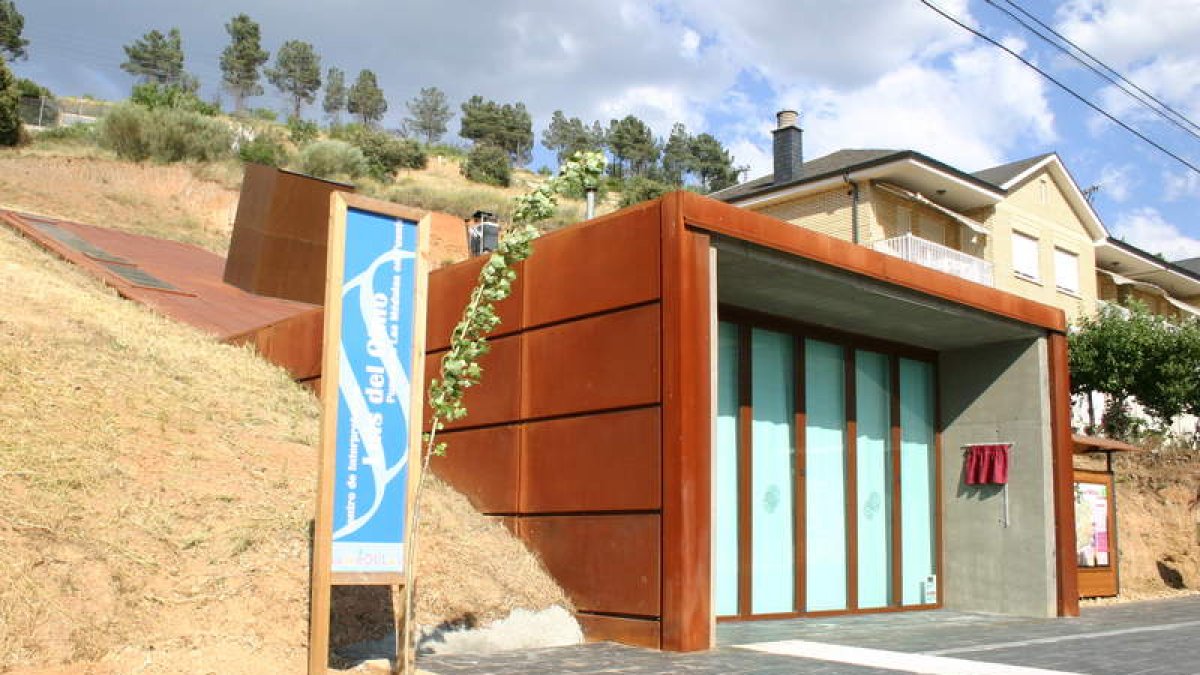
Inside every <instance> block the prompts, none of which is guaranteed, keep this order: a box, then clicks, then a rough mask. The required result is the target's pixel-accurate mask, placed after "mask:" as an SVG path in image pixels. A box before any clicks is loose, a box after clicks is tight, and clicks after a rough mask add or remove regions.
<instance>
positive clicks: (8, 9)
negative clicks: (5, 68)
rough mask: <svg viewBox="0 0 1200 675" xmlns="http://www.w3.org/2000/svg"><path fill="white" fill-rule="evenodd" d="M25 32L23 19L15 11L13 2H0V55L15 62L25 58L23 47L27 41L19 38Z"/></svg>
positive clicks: (10, 0) (1, 0) (26, 44)
mask: <svg viewBox="0 0 1200 675" xmlns="http://www.w3.org/2000/svg"><path fill="white" fill-rule="evenodd" d="M24 30H25V17H24V16H22V15H21V13H20V12H19V11H17V5H16V3H14V2H13V0H0V54H3V55H4V56H7V57H8V60H9V61H16V60H17V59H23V58H26V57H27V54H26V53H25V47H27V46H28V45H29V40H26V39H24V38H22V37H21V32H22V31H24Z"/></svg>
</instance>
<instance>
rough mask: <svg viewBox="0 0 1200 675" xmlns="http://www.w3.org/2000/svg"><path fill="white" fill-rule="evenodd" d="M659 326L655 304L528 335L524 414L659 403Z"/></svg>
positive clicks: (526, 336)
mask: <svg viewBox="0 0 1200 675" xmlns="http://www.w3.org/2000/svg"><path fill="white" fill-rule="evenodd" d="M661 327H662V326H661V318H660V316H659V307H658V304H657V303H655V304H652V305H643V306H640V307H636V308H633V309H627V310H623V311H620V312H613V313H611V314H602V315H599V316H593V317H589V318H586V319H580V320H578V321H571V322H568V323H563V324H557V325H553V326H550V327H547V328H540V329H534V330H530V331H526V332H525V333H524V334H523V335H522V337H523V338H524V340H525V345H524V349H525V354H524V358H523V361H524V368H525V369H524V381H525V396H526V398H525V401H524V402H523V409H524V410H523V412H524V416H525V417H526V418H527V419H528V418H537V417H550V416H554V415H567V414H572V413H583V412H593V411H599V410H605V409H610V408H621V407H628V406H636V405H646V404H650V403H657V402H658V400H659V391H660V384H661V383H660V381H659V380H660V368H659V360H660V356H659V348H660V337H661V335H660V333H661V330H660V329H661Z"/></svg>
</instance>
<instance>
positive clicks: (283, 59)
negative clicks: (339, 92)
mask: <svg viewBox="0 0 1200 675" xmlns="http://www.w3.org/2000/svg"><path fill="white" fill-rule="evenodd" d="M267 80H268V81H269V82H270V83H271V84H272V85H274V86H275V88H276V89H278V90H279V91H280V92H281V93H283V94H284V95H285V96H287V97H288V98H290V99H291V100H292V117H297V118H298V117H300V112H301V110H303V109H304V106H305V105H308V104H309V103H312V102H313V101H315V100H316V98H317V91H318V90H319V89H320V88H321V57H320V56H317V52H316V51H314V50H313V46H312V45H311V44H309V43H307V42H303V41H300V40H288V41H287V42H285V43H283V46H282V47H280V48H279V51H278V52H275V66H274V67H272V68H268V69H267Z"/></svg>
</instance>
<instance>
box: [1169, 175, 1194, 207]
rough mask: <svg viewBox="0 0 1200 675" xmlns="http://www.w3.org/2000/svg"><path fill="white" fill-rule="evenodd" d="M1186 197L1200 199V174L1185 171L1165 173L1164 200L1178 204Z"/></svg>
mask: <svg viewBox="0 0 1200 675" xmlns="http://www.w3.org/2000/svg"><path fill="white" fill-rule="evenodd" d="M1185 197H1192V198H1196V197H1200V174H1198V173H1196V172H1195V171H1190V170H1187V169H1185V170H1183V171H1180V172H1178V173H1176V172H1172V171H1164V172H1163V200H1164V201H1168V202H1177V201H1179V200H1181V199H1184V198H1185Z"/></svg>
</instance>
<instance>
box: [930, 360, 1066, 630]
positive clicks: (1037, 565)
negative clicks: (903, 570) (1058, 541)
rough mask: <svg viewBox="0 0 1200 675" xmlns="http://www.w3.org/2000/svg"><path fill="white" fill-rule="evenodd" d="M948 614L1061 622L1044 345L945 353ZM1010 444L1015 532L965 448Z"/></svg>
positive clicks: (998, 494)
mask: <svg viewBox="0 0 1200 675" xmlns="http://www.w3.org/2000/svg"><path fill="white" fill-rule="evenodd" d="M939 368H940V374H941V375H940V376H941V381H940V383H939V387H940V390H941V397H942V398H941V405H942V421H943V425H944V430H943V433H942V452H943V456H942V467H943V472H942V504H943V521H942V522H943V525H942V526H943V549H944V556H945V557H944V561H945V569H944V570H943V572H942V574H941V575H940V576H941V583H942V585H943V602H944V604H945V606H946V607H947V608H949V609H956V610H966V611H980V612H995V613H1000V614H1014V615H1022V616H1054V615H1055V602H1056V586H1055V571H1054V507H1053V494H1052V489H1053V482H1052V480H1051V461H1052V460H1051V445H1050V443H1051V439H1050V401H1049V387H1048V381H1049V380H1048V377H1049V368H1048V361H1047V353H1046V340H1045V338H1038V339H1035V340H1025V341H1018V342H1002V343H995V344H990V345H982V346H977V347H970V348H965V349H958V350H953V351H946V352H942V353H941V354H940V355H939ZM983 442H1011V443H1012V444H1013V447H1012V450H1011V451H1010V464H1009V485H1008V491H1009V524H1008V527H1005V526H1004V524H1003V522H1002V520H1003V517H1004V495H1003V490H1002V488H1001V487H1000V486H991V485H988V486H973V485H967V484H966V482H965V477H964V468H965V465H966V462H965V461H964V455H963V447H962V446H963V445H965V444H968V443H983Z"/></svg>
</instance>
